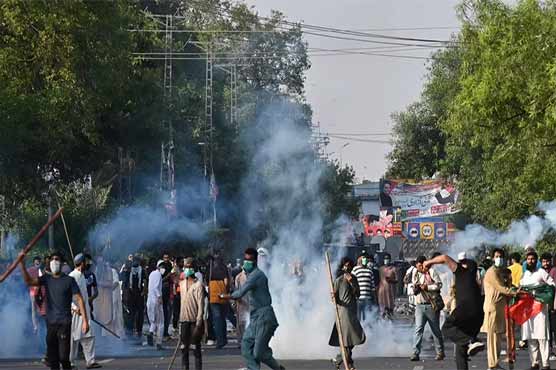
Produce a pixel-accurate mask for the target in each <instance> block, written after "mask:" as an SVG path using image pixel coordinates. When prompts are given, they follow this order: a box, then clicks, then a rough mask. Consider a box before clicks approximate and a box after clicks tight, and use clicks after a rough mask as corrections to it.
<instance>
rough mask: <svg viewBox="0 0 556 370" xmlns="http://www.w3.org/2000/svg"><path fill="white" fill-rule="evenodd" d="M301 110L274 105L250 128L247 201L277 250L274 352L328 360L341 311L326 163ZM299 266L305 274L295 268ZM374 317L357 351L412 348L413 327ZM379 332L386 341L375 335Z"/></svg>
mask: <svg viewBox="0 0 556 370" xmlns="http://www.w3.org/2000/svg"><path fill="white" fill-rule="evenodd" d="M301 114H302V113H301V111H300V110H299V109H296V107H295V105H293V104H288V103H282V104H274V105H272V106H271V107H269V108H268V109H267V110H266V111H265V112H264V113H263V114H262V115H261V118H260V119H259V120H258V122H257V123H256V126H255V128H254V129H253V130H251V131H250V132H248V136H247V137H246V139H247V140H246V143H247V144H248V145H249V148H250V150H251V151H252V153H251V157H252V161H251V165H250V169H249V174H248V176H247V177H246V179H245V180H244V196H245V198H244V199H245V200H244V204H246V217H247V219H248V222H249V227H250V229H251V230H257V229H258V228H259V227H260V224H261V222H269V223H270V225H269V226H270V230H271V231H270V232H269V233H268V235H266V237H265V238H264V240H263V241H262V242H261V243H260V246H261V247H265V248H267V249H269V250H270V254H271V258H270V261H265V262H264V263H262V269H263V270H264V271H265V272H266V273H267V275H268V277H269V282H270V288H271V293H272V298H273V305H274V309H275V311H276V316H277V318H278V322H279V323H280V327H279V328H278V330H277V332H276V335H275V337H274V339H273V340H272V344H271V345H272V348H273V350H274V352H275V353H276V355H277V357H279V358H282V359H285V358H290V359H293V358H296V359H322V358H330V357H332V356H334V355H335V354H336V352H337V348H333V347H330V346H329V345H328V340H329V338H330V333H331V331H332V327H333V325H334V320H335V316H334V310H333V305H332V304H331V300H330V287H329V278H328V273H327V270H326V266H325V263H324V253H323V252H324V247H323V244H322V243H323V233H324V230H323V227H324V219H325V212H326V209H327V201H328V200H327V199H326V198H325V196H324V193H323V189H322V180H323V176H324V173H325V171H324V166H325V164H324V163H322V162H321V161H319V160H316V158H315V155H314V152H313V149H312V147H311V144H310V131H309V130H308V128H307V127H306V126H303V125H299V124H298V123H297V122H298V117H299V116H301ZM255 143H256V146H255V145H254V144H255ZM345 221H347V220H345V218H340V219H339V220H338V221H337V222H336V227H335V230H334V233H333V239H334V240H335V241H337V242H338V243H339V245H342V243H343V242H344V241H345V238H346V237H347V235H345V234H344V230H346V228H345ZM331 252H332V254H333V260H334V262H333V266H332V270H333V273H335V271H336V267H337V263H338V261H339V257H341V256H340V251H339V250H332V251H331ZM299 265H302V266H303V275H302V276H299V275H296V274H294V273H293V271H294V270H295V268H296V266H297V267H298V266H299ZM298 268H299V267H298ZM376 316H377V315H373V317H374V318H373V319H371V320H369V322H368V323H365V327H366V334H367V337H368V338H369V340H368V342H367V344H366V345H365V346H361V347H360V348H359V349H358V350H356V352H355V354H356V355H358V354H359V355H364V356H368V355H369V354H373V355H397V354H401V353H404V354H407V353H409V349H410V339H408V338H411V335H410V333H411V331H409V329H407V328H405V329H402V328H399V327H396V325H394V324H392V323H390V322H385V321H382V320H379V319H377V318H376ZM376 335H380V338H381V346H376V342H374V341H373V340H372V338H373V337H375V336H376Z"/></svg>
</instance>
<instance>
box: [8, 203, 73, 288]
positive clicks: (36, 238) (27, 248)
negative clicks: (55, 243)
mask: <svg viewBox="0 0 556 370" xmlns="http://www.w3.org/2000/svg"><path fill="white" fill-rule="evenodd" d="M63 210H64V209H63V208H59V209H58V211H56V213H55V214H54V215H52V217H51V218H50V219H49V220H48V222H47V223H46V224H44V226H43V227H42V229H40V230H39V232H38V233H37V235H35V236H34V237H33V239H31V241H30V242H29V243H28V244H27V245H26V246H25V248H23V250H22V251H21V253H20V254H19V256H17V258H16V260H15V261H13V262H12V264H11V265H10V266H9V267H8V269H7V270H6V271H5V272H4V273H3V274H2V276H0V283H2V282H3V281H4V280H6V279H7V278H8V276H10V274H11V273H12V272H13V271H14V270H15V269H16V267H17V265H18V264H19V263H20V262H21V261H23V259H24V258H25V255H26V254H27V253H29V252H30V251H31V249H32V248H33V247H34V246H35V244H37V242H38V241H39V239H40V238H41V237H42V236H43V235H44V234H45V233H46V231H47V230H48V228H49V227H50V225H52V224H53V223H54V221H56V219H57V218H58V217H60V215H61V214H62V211H63Z"/></svg>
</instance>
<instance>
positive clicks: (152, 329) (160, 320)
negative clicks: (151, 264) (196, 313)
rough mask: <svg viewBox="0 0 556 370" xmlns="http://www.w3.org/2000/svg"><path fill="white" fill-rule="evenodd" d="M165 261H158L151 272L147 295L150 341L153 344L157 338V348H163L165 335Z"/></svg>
mask: <svg viewBox="0 0 556 370" xmlns="http://www.w3.org/2000/svg"><path fill="white" fill-rule="evenodd" d="M164 266H165V265H164V261H162V260H161V261H158V263H157V264H156V267H157V268H156V270H154V271H153V272H151V273H150V274H149V292H148V297H147V316H148V318H149V322H150V326H149V336H148V338H147V339H148V342H149V344H150V345H152V344H153V338H154V339H156V348H157V349H162V336H163V335H164V309H163V307H162V276H163V275H164V273H165V272H166V269H165V267H164Z"/></svg>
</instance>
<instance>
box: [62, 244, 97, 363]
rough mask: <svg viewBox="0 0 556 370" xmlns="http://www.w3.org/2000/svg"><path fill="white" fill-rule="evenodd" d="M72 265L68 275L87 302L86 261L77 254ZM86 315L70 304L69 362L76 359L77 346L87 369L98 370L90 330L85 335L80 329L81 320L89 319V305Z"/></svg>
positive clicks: (93, 338)
mask: <svg viewBox="0 0 556 370" xmlns="http://www.w3.org/2000/svg"><path fill="white" fill-rule="evenodd" d="M73 263H74V266H75V269H74V270H73V271H72V272H71V273H70V274H69V276H71V277H72V278H74V279H75V282H76V283H77V286H78V287H79V291H80V292H81V297H83V299H84V300H85V301H88V300H89V295H88V294H87V280H85V276H84V274H83V273H84V270H85V264H86V259H85V256H84V255H83V254H82V253H79V254H78V255H77V256H75V258H74V259H73ZM85 310H86V312H85V313H86V314H85V315H83V314H82V312H81V311H80V309H79V307H78V305H77V304H76V302H74V303H73V304H72V311H73V312H72V314H73V317H72V323H71V336H72V341H71V352H70V360H71V361H72V362H75V359H76V358H77V353H78V352H79V345H80V344H81V347H82V348H83V355H84V356H85V361H86V363H87V369H98V368H100V367H102V366H101V365H100V364H98V363H97V362H96V361H95V336H94V334H93V331H92V330H89V332H87V333H83V332H82V331H81V327H82V326H83V320H86V318H88V317H89V318H90V317H91V310H90V308H89V305H85Z"/></svg>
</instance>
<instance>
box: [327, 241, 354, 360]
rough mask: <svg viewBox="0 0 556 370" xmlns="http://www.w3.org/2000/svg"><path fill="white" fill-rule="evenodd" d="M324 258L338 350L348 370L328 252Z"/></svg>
mask: <svg viewBox="0 0 556 370" xmlns="http://www.w3.org/2000/svg"><path fill="white" fill-rule="evenodd" d="M324 255H325V257H326V267H327V268H328V277H329V279H328V280H329V282H330V292H331V293H332V295H333V299H332V301H333V302H334V308H335V311H336V331H337V332H338V339H339V340H340V350H341V351H342V360H343V362H344V366H345V368H346V370H349V365H348V361H347V354H346V347H345V346H344V336H343V333H342V325H341V323H340V311H339V310H338V304H337V303H336V296H335V295H334V279H333V277H332V268H331V267H330V256H329V255H328V251H326V252H324Z"/></svg>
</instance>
